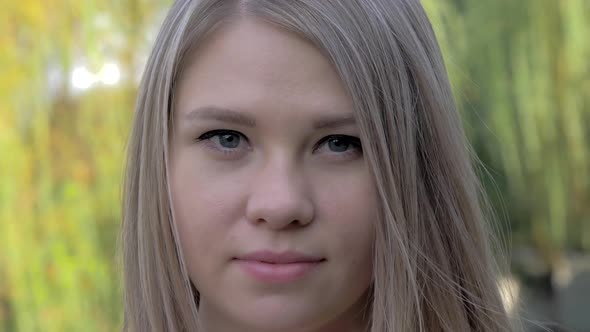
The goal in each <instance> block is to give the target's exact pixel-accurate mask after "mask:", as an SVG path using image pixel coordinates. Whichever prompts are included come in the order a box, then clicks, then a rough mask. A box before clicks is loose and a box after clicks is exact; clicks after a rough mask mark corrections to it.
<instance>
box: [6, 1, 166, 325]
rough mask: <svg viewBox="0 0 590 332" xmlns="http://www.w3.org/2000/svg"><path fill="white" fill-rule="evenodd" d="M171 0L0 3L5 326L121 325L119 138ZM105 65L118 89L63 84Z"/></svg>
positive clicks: (121, 145) (122, 137) (121, 151)
mask: <svg viewBox="0 0 590 332" xmlns="http://www.w3.org/2000/svg"><path fill="white" fill-rule="evenodd" d="M167 4H168V1H142V2H140V1H131V0H129V1H36V0H24V1H22V0H21V1H18V2H16V1H11V2H9V3H8V4H3V10H2V11H0V31H2V33H1V34H0V49H2V52H1V53H0V65H2V71H1V72H2V74H3V75H2V77H1V78H0V150H1V151H2V152H3V158H0V170H1V173H0V252H2V255H0V331H113V330H120V328H121V324H122V294H121V282H120V279H121V278H120V264H119V262H118V260H117V256H116V253H117V246H118V243H117V232H118V227H119V224H120V205H121V202H120V201H121V180H122V177H123V176H122V167H123V164H124V152H125V143H126V140H127V135H128V133H127V132H128V129H129V125H130V120H131V117H132V115H133V107H134V98H135V92H136V85H137V83H136V79H135V77H136V76H138V74H139V71H140V68H141V61H142V58H141V55H142V54H143V55H145V54H146V53H147V48H148V47H149V39H148V38H149V36H148V34H147V32H148V31H149V29H150V28H152V27H153V26H155V25H156V24H157V23H158V22H157V21H156V20H159V19H160V16H161V14H162V10H164V9H165V7H166V5H167ZM158 15H160V16H158ZM109 61H116V62H118V64H119V67H121V68H122V77H121V82H120V84H119V85H118V86H117V87H109V86H99V85H97V86H96V87H94V88H92V89H88V90H85V91H76V90H75V89H73V88H72V87H71V86H70V73H71V72H72V70H73V68H74V67H76V66H79V65H84V66H86V67H88V68H90V70H92V71H95V72H97V71H98V70H99V69H100V66H101V65H102V64H103V63H105V62H109Z"/></svg>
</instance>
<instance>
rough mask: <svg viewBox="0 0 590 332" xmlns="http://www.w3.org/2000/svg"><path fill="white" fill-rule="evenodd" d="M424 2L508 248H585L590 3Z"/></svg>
mask: <svg viewBox="0 0 590 332" xmlns="http://www.w3.org/2000/svg"><path fill="white" fill-rule="evenodd" d="M424 3H425V6H426V7H427V10H428V12H429V14H430V16H431V17H432V19H433V25H434V26H435V30H436V31H437V34H438V35H439V37H440V40H441V42H442V47H443V52H444V55H445V60H446V62H447V65H448V69H449V72H450V76H451V79H452V81H453V83H454V84H453V87H454V91H455V93H456V97H457V100H458V103H459V105H460V107H461V110H462V113H463V116H464V119H465V124H466V128H467V132H468V134H469V137H470V139H471V141H472V143H473V144H474V146H475V149H476V151H477V153H478V155H479V157H480V158H481V159H482V161H483V162H484V164H485V165H486V167H487V168H488V169H489V170H491V175H492V176H493V179H490V178H489V177H488V178H485V177H484V181H485V183H486V184H487V185H488V189H489V190H490V194H491V196H492V197H496V198H497V196H498V194H500V195H501V196H502V197H503V200H504V201H503V202H501V201H500V200H496V202H495V203H496V207H497V209H498V210H502V209H503V208H504V207H503V206H505V207H506V208H507V212H508V217H509V218H510V221H511V227H512V238H513V240H514V244H515V245H531V246H534V247H536V248H537V249H538V250H539V251H540V252H541V253H542V254H543V256H544V257H545V259H546V260H547V262H548V263H549V264H554V263H557V261H558V260H559V259H560V254H561V252H562V251H563V250H589V249H590V204H588V202H590V158H589V155H588V151H590V150H589V147H590V137H589V136H588V135H589V132H590V131H589V130H588V129H589V127H590V64H589V63H588V61H587V59H588V58H589V57H590V39H588V37H587V36H588V35H590V22H589V21H588V20H587V19H585V18H587V17H589V15H590V2H588V1H585V0H571V1H554V0H526V1H511V0H498V1H459V0H453V1H436V0H430V1H424ZM497 189H499V193H497V192H495V191H496V190H497Z"/></svg>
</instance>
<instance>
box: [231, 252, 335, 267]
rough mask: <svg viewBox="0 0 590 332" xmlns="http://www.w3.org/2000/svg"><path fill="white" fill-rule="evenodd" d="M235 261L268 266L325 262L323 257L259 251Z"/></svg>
mask: <svg viewBox="0 0 590 332" xmlns="http://www.w3.org/2000/svg"><path fill="white" fill-rule="evenodd" d="M236 259H238V260H242V261H257V262H263V263H268V264H292V263H318V262H321V261H323V260H325V259H324V258H323V257H319V256H313V255H307V254H303V253H300V252H296V251H284V252H280V253H278V252H272V251H268V250H261V251H255V252H251V253H248V254H245V255H242V256H239V257H237V258H236Z"/></svg>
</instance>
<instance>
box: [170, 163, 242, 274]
mask: <svg viewBox="0 0 590 332" xmlns="http://www.w3.org/2000/svg"><path fill="white" fill-rule="evenodd" d="M187 165H195V163H186V162H185V163H178V164H176V166H173V167H172V169H171V191H172V201H173V202H172V206H173V209H174V217H175V222H176V227H177V229H178V233H179V237H180V239H179V240H180V245H181V249H182V252H183V255H184V259H185V261H186V264H187V267H188V270H189V273H190V275H191V279H194V278H196V276H198V275H201V274H203V273H206V274H208V273H214V272H215V269H216V266H215V265H214V264H211V262H209V260H210V259H211V258H210V257H223V255H224V254H225V251H224V250H223V247H222V244H223V243H228V242H227V241H228V236H230V233H229V232H228V230H229V229H230V227H231V225H232V224H233V223H234V221H235V220H237V217H236V212H237V210H238V209H239V198H238V197H237V195H238V192H237V191H236V190H235V187H234V188H231V186H230V185H231V183H227V181H220V180H219V178H218V177H214V176H205V175H206V174H210V172H205V171H204V170H199V169H195V168H194V167H193V168H191V167H187ZM232 189H233V190H232ZM203 252H207V253H208V255H203ZM193 281H195V280H193ZM195 282H196V281H195Z"/></svg>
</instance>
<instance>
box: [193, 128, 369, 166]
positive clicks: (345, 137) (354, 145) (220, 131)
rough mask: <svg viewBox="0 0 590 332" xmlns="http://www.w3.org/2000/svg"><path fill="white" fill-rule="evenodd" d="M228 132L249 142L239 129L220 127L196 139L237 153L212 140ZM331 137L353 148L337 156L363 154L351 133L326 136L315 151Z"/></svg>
mask: <svg viewBox="0 0 590 332" xmlns="http://www.w3.org/2000/svg"><path fill="white" fill-rule="evenodd" d="M228 134H229V135H236V136H239V137H240V139H244V140H246V142H249V140H248V138H247V137H246V136H245V135H244V134H242V133H240V132H238V131H235V130H227V129H218V130H212V131H208V132H206V133H204V134H203V135H201V136H199V137H198V138H196V139H195V141H197V142H201V141H207V142H206V143H208V144H209V147H210V148H211V149H214V150H217V151H220V152H221V153H223V154H224V155H233V154H235V153H237V152H236V151H234V150H237V148H236V149H227V148H220V147H219V146H218V144H215V143H214V142H213V141H211V138H213V137H216V136H222V135H228ZM330 139H338V140H342V141H344V142H345V143H347V144H349V145H350V147H351V148H352V149H349V150H346V151H345V152H341V153H339V152H334V153H333V154H335V155H338V157H337V158H342V159H347V158H351V156H354V155H357V154H361V155H362V152H363V149H362V145H361V141H360V139H359V138H357V137H354V136H349V135H328V136H325V137H323V138H322V139H321V140H320V141H319V142H318V143H317V144H316V145H315V146H314V151H315V150H317V149H318V148H319V147H320V146H321V145H322V144H324V143H327V142H328V141H329V140H330ZM238 143H239V142H238Z"/></svg>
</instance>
